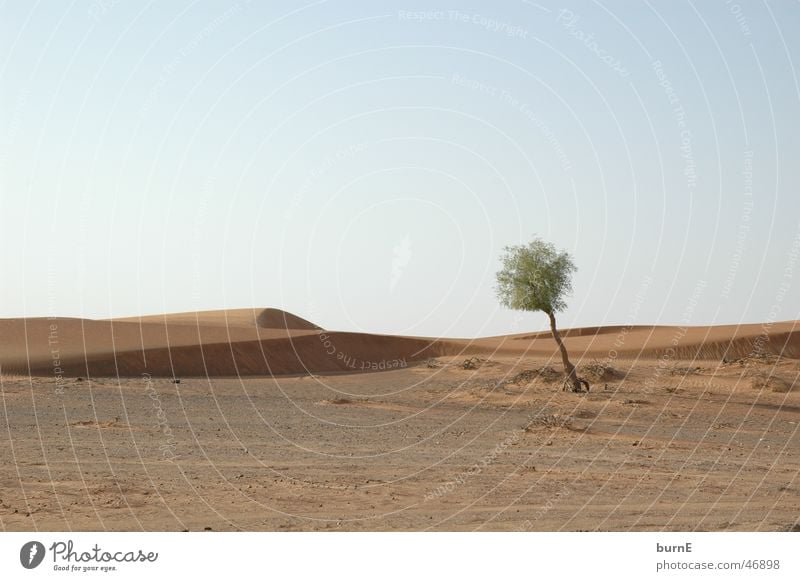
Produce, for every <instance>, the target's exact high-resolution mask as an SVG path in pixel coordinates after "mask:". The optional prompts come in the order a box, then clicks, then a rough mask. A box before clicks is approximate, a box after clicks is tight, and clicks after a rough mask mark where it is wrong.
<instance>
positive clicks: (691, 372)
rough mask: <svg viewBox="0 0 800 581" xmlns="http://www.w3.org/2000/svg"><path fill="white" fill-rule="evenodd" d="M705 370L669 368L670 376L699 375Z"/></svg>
mask: <svg viewBox="0 0 800 581" xmlns="http://www.w3.org/2000/svg"><path fill="white" fill-rule="evenodd" d="M702 370H703V368H702V367H679V366H677V365H673V366H672V367H670V368H669V374H670V375H697V374H698V373H700V372H701V371H702Z"/></svg>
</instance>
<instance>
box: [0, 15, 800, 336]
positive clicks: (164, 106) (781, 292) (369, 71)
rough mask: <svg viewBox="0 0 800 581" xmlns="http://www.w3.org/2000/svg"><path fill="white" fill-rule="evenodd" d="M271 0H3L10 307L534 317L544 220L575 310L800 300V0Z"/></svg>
mask: <svg viewBox="0 0 800 581" xmlns="http://www.w3.org/2000/svg"><path fill="white" fill-rule="evenodd" d="M263 4H264V5H262V3H255V2H253V3H250V2H244V1H241V2H239V3H230V2H161V3H158V4H156V3H153V2H151V3H144V2H131V1H125V0H103V1H100V0H97V1H94V2H89V1H75V2H72V3H69V2H55V1H50V2H39V3H33V2H22V1H19V2H6V3H3V4H2V5H1V7H0V107H1V110H2V117H1V118H0V187H1V188H2V189H1V190H0V215H2V229H0V244H2V253H0V273H2V285H0V316H4V317H12V316H37V315H40V316H41V315H51V314H58V315H70V316H83V317H107V316H126V315H133V314H140V313H156V312H168V311H184V310H194V309H215V308H225V307H230V308H235V307H247V306H275V307H282V308H285V309H287V310H289V311H292V312H295V313H297V314H299V315H301V316H304V317H306V318H309V319H312V320H314V321H315V322H317V323H318V324H320V325H322V326H325V327H327V328H332V329H343V330H366V331H374V332H387V333H403V334H423V335H458V336H476V335H489V334H500V333H507V332H521V331H525V330H530V329H539V328H543V327H544V324H545V318H544V317H543V316H541V315H540V314H529V315H525V316H523V317H521V318H519V317H515V315H514V314H513V313H510V312H508V311H504V310H503V309H500V308H499V307H498V306H497V302H496V299H495V297H494V290H493V287H494V272H495V271H496V270H497V267H498V256H499V254H500V252H501V249H502V247H503V246H505V245H508V244H518V243H521V242H525V241H527V240H528V239H529V238H530V237H531V236H533V235H534V234H539V235H541V236H542V237H544V238H546V239H547V240H550V241H552V242H554V243H556V244H557V245H558V246H560V247H563V248H565V249H567V250H569V251H570V252H571V253H572V254H573V255H574V257H575V261H576V263H577V264H578V267H579V272H578V274H577V276H576V279H575V292H574V295H573V297H572V299H571V301H570V308H569V309H568V311H566V312H565V313H563V314H562V315H561V324H562V325H563V326H575V325H596V324H613V323H626V322H629V321H636V322H638V323H664V324H666V323H679V322H682V321H686V322H689V323H691V324H712V323H738V322H761V321H768V320H771V319H777V320H785V319H797V318H800V298H798V297H800V292H798V289H797V287H798V284H800V283H798V282H797V280H793V279H798V278H800V263H798V257H797V253H798V250H797V248H798V244H800V238H798V237H800V194H799V193H798V189H799V188H800V179H798V176H799V175H800V170H798V167H797V166H798V163H797V160H798V159H800V145H798V144H800V140H798V139H797V135H798V132H799V131H798V130H799V129H800V127H798V124H800V107H799V106H800V91H799V90H798V79H797V73H796V71H795V69H794V65H795V62H796V61H797V60H798V56H800V40H799V39H798V37H797V34H796V31H797V30H798V29H800V5H798V3H797V2H789V1H785V2H770V3H763V2H739V3H735V2H726V1H725V0H719V1H714V2H694V3H690V2H681V1H678V2H672V1H670V2H649V3H647V2H642V3H640V2H621V1H617V2H603V3H599V2H571V1H566V2H563V3H559V4H550V3H546V2H541V3H538V4H537V3H530V2H522V1H519V2H517V1H507V2H492V3H490V2H420V3H416V4H414V3H408V2H338V1H336V2H333V1H331V2H314V3H301V2H269V3H266V2H265V3H263ZM748 172H749V174H750V175H746V173H748ZM793 245H794V246H793ZM793 248H794V250H793ZM795 271H797V272H795ZM648 277H652V278H648ZM787 285H788V286H787ZM637 295H639V296H638V298H637Z"/></svg>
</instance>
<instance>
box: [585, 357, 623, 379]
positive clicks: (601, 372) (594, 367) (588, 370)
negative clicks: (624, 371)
mask: <svg viewBox="0 0 800 581" xmlns="http://www.w3.org/2000/svg"><path fill="white" fill-rule="evenodd" d="M582 371H583V374H584V375H585V376H587V377H591V378H592V379H594V380H595V381H609V380H611V379H614V378H616V377H619V376H620V375H621V373H619V372H618V371H617V370H616V369H614V368H613V367H611V365H609V364H608V363H602V362H600V361H592V362H591V363H589V364H587V365H584V366H583V369H582Z"/></svg>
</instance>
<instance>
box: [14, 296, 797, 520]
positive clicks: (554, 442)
mask: <svg viewBox="0 0 800 581" xmlns="http://www.w3.org/2000/svg"><path fill="white" fill-rule="evenodd" d="M238 313H239V315H241V314H242V312H241V311H240V312H238ZM253 313H254V317H253V319H252V320H251V318H250V317H249V315H247V316H244V317H241V316H239V318H236V319H235V321H233V322H232V323H230V324H224V323H223V324H219V319H220V316H221V315H219V314H216V315H215V316H214V317H209V318H207V319H205V321H206V322H205V323H202V324H198V323H197V322H196V321H195V323H192V320H191V319H189V320H187V319H186V316H185V315H182V316H181V317H183V318H182V319H180V320H172V321H166V322H164V321H162V322H159V320H157V318H156V319H155V320H153V319H148V320H143V321H120V322H116V323H114V324H113V325H111V324H110V323H109V322H80V325H82V326H83V328H84V329H87V328H91V329H95V328H96V329H99V331H97V333H98V334H97V335H91V334H90V336H89V337H88V340H87V341H88V343H87V344H90V346H91V349H84V351H83V352H81V350H80V349H79V348H78V347H76V345H75V340H74V337H75V335H74V333H75V332H76V330H75V329H74V328H72V327H70V326H69V325H70V323H69V321H78V320H63V319H62V320H59V321H58V323H57V324H58V325H59V332H60V345H61V348H62V349H64V352H65V353H67V355H66V356H64V357H63V359H64V360H63V361H58V363H60V364H61V365H62V366H63V367H64V368H68V369H69V371H70V373H67V372H66V371H65V372H64V373H63V374H61V375H60V377H59V374H58V373H56V372H54V371H53V361H52V357H51V355H50V354H49V353H48V347H47V345H46V344H45V346H42V345H41V333H42V331H47V329H48V328H49V327H48V325H51V324H53V322H52V321H48V320H36V321H33V322H31V321H30V320H28V321H25V322H24V323H20V321H24V320H6V321H0V328H1V329H4V330H6V331H8V333H7V334H4V337H11V336H12V334H11V332H12V331H13V332H16V333H18V335H16V337H17V339H19V329H20V326H21V327H22V328H23V333H22V336H23V337H26V334H25V332H24V329H26V328H27V329H28V331H27V340H26V341H25V343H26V346H25V348H24V349H23V348H22V346H20V345H19V344H14V345H10V346H9V347H8V348H7V349H5V348H4V350H3V354H2V356H0V364H2V366H3V368H2V370H3V373H4V375H3V376H2V378H1V385H2V399H0V404H1V409H2V412H1V413H0V528H1V529H2V530H124V531H128V530H167V531H173V530H177V531H180V530H193V531H194V530H208V529H210V530H215V531H218V530H379V531H383V530H548V531H549V530H554V531H558V530H569V531H574V530H590V531H594V530H748V531H752V530H769V531H780V530H791V529H793V528H800V526H799V525H800V523H799V522H798V519H799V518H800V477H799V471H800V428H799V426H800V381H799V380H798V378H799V377H800V361H799V360H798V359H797V358H796V357H797V351H796V350H797V346H798V341H797V334H796V331H795V328H797V323H782V324H776V325H774V326H770V327H769V333H766V334H765V332H764V329H765V328H764V327H762V326H752V327H747V328H743V327H716V328H694V329H689V330H681V329H674V328H669V327H636V328H629V329H625V333H624V339H625V340H624V346H623V345H620V346H619V347H620V348H619V349H614V350H613V351H610V350H611V349H612V348H613V346H614V338H615V337H616V338H619V337H620V336H621V329H622V328H619V327H607V328H601V329H591V330H575V331H572V332H571V333H567V335H568V337H567V340H566V341H567V344H568V346H569V347H570V349H571V350H572V351H573V353H574V357H575V359H576V361H577V360H580V361H581V373H582V374H583V375H585V376H587V377H588V378H589V379H590V380H591V381H592V391H591V392H590V393H589V394H574V393H567V392H563V391H562V390H561V384H560V378H559V373H558V372H560V363H559V361H558V360H557V359H556V358H555V357H554V353H553V350H554V346H553V343H552V340H551V339H549V337H547V336H546V335H541V334H529V335H518V336H513V337H501V338H491V339H483V340H479V341H463V340H460V341H459V340H448V341H431V340H423V339H419V338H387V337H373V336H369V335H357V336H356V335H353V334H343V333H340V334H336V333H325V332H321V331H319V330H314V329H313V326H311V327H308V326H307V325H305V322H297V321H293V322H292V323H291V325H287V326H291V327H300V328H290V329H287V328H284V329H279V328H277V327H276V325H275V324H274V323H275V320H274V317H272V318H270V317H265V316H263V313H259V312H255V311H253ZM259 317H260V319H259ZM224 319H225V317H224V315H223V316H222V320H223V321H224ZM253 320H256V323H253ZM258 320H260V321H261V322H260V323H259V322H258ZM287 320H288V319H287ZM214 321H216V326H215V323H214ZM37 325H40V326H41V325H44V326H43V327H40V328H38V330H37V331H36V333H38V334H37V335H35V337H34V335H33V334H32V333H33V332H32V331H30V330H31V329H36V328H37ZM74 325H78V323H74ZM93 325H96V327H93ZM109 325H111V327H109ZM159 325H161V326H162V327H164V329H162V330H161V331H158V329H157V327H158V326H159ZM120 326H121V327H122V328H123V331H120V330H119V327H120ZM129 326H130V327H129ZM278 326H279V325H278ZM142 327H147V329H146V333H150V335H149V337H150V338H149V339H148V340H147V341H144V342H143V343H142V344H141V345H139V351H147V352H150V353H155V352H157V351H158V350H159V349H162V350H165V351H166V352H167V353H169V354H171V353H172V352H173V351H176V354H175V356H174V357H173V358H172V362H171V363H172V365H171V366H167V367H166V368H164V367H163V365H164V363H163V362H162V360H161V359H159V358H158V357H154V358H150V359H149V363H148V362H146V360H147V357H146V356H145V357H143V358H141V359H143V360H144V363H145V365H148V364H149V367H146V366H145V367H141V368H137V367H136V365H134V364H133V363H130V362H131V361H134V360H135V358H136V357H139V356H140V355H141V353H137V345H136V343H137V339H136V337H135V333H134V331H133V330H137V331H136V332H139V331H138V330H140V328H142ZM115 328H116V329H115ZM131 329H133V330H131ZM93 332H94V331H93ZM68 333H73V335H71V336H70V337H72V338H70V339H69V340H68V341H69V343H68V344H67V345H65V342H66V341H67V339H66V338H65V337H66V334H68ZM85 333H86V332H85V331H84V334H85ZM104 333H105V335H104ZM115 333H116V337H115ZM126 333H127V335H126ZM192 333H194V334H195V335H196V336H198V337H199V338H200V339H201V340H200V341H198V342H197V345H209V346H212V347H214V348H215V349H218V350H220V351H213V350H212V351H209V350H207V349H206V348H205V347H204V348H201V349H200V351H199V353H200V356H201V358H205V359H208V358H209V353H212V354H215V353H219V352H223V353H224V348H227V350H228V353H234V355H231V356H230V357H229V359H230V361H231V362H232V363H233V364H234V365H235V364H237V363H241V362H243V361H248V362H249V363H248V365H252V366H253V367H252V368H249V367H246V366H245V367H244V372H243V373H242V374H241V375H240V376H239V377H237V376H236V375H235V374H231V375H232V376H229V377H224V376H222V375H223V374H222V373H218V374H215V373H207V374H205V375H203V374H199V376H197V377H186V376H180V374H176V373H173V372H174V370H175V367H176V366H177V367H181V366H184V367H185V369H190V370H191V369H194V367H192V365H193V363H192V362H191V352H182V351H180V349H179V345H182V346H189V347H191V346H192V342H191V339H192ZM220 333H222V334H224V335H227V336H228V337H229V338H230V339H229V340H228V341H227V342H226V340H225V336H224V335H221V334H220ZM248 333H249V334H248ZM252 333H259V334H264V333H266V334H267V335H269V336H268V337H266V338H264V337H262V336H261V335H258V336H256V337H253V336H252ZM140 334H141V333H140ZM44 336H45V337H46V336H47V333H46V332H45V334H44ZM32 337H33V338H32ZM37 337H38V338H37ZM169 337H173V338H174V339H175V341H176V344H175V346H174V347H173V346H172V345H173V344H171V343H170V342H169V341H170V339H169ZM203 337H206V338H208V340H207V341H202V339H203ZM331 337H333V338H334V339H335V342H337V345H336V346H335V348H334V350H333V352H329V351H330V346H329V347H325V342H326V341H330V338H331ZM676 337H678V338H679V340H678V341H676V343H677V346H676V347H675V348H674V349H673V350H669V349H670V346H671V345H674V343H672V341H673V340H675V338H676ZM759 337H762V338H763V337H766V338H767V339H769V341H763V339H759ZM303 338H306V340H310V342H308V343H302V341H300V340H301V339H303ZM84 339H85V340H86V338H85V337H84ZM115 339H116V341H115V345H116V347H117V349H116V350H114V349H106V350H105V351H104V341H106V342H107V341H109V340H115ZM37 341H38V342H39V343H37ZM139 341H142V340H141V339H139ZM148 341H150V342H149V343H148ZM159 341H161V342H162V343H159ZM163 341H167V343H166V344H165V343H163ZM126 342H127V343H126ZM237 342H238V343H241V344H243V345H245V346H246V347H242V345H240V344H238V343H237ZM281 342H283V343H281ZM279 343H280V344H279ZM286 344H288V345H289V346H290V347H292V346H294V347H295V350H294V355H293V356H289V355H287V353H291V352H292V350H291V349H287V347H286ZM121 345H122V346H124V348H122V347H120V346H121ZM197 345H195V347H197ZM253 345H258V346H259V352H261V353H262V357H263V359H264V360H265V361H267V362H268V363H269V366H270V367H276V366H277V367H281V365H283V367H284V368H285V369H288V370H289V371H295V372H294V373H289V374H286V375H273V376H270V375H269V374H258V373H256V371H261V370H260V369H259V368H258V367H259V366H258V364H257V357H255V356H254V355H253V353H250V352H247V349H251V348H252V346H253ZM297 345H300V346H301V348H300V349H299V350H297ZM303 346H305V348H306V351H303V350H302V347H303ZM311 346H313V347H311ZM765 346H766V348H765ZM623 347H624V348H623ZM126 350H128V351H126ZM148 350H149V351H148ZM25 351H27V353H28V358H27V369H25V368H20V367H21V366H23V363H25V361H21V359H20V353H23V352H25ZM318 352H321V353H322V355H320V353H318ZM775 352H778V353H781V354H782V356H781V357H775V356H774V353H775ZM131 353H133V355H131ZM340 353H341V354H342V355H341V356H340V355H339V354H340ZM609 353H611V354H612V355H615V356H616V357H612V356H610V355H609ZM633 353H635V356H634V355H632V354H633ZM770 353H773V355H770ZM687 354H690V355H691V357H686V355H687ZM748 354H749V355H748ZM755 354H757V355H763V354H766V356H758V357H756V356H754V355H755ZM379 356H380V357H379ZM700 356H703V357H700ZM70 357H72V359H70ZM126 357H130V359H127V360H126V359H125V358H126ZM280 357H284V358H286V359H285V361H283V363H281V362H280V361H277V360H278V359H280ZM679 357H680V358H679ZM723 357H724V358H725V362H723V360H722V358H723ZM181 358H184V359H185V361H184V360H182V359H181ZM467 359H469V363H467V364H466V365H465V362H466V360H467ZM118 360H125V361H128V362H129V365H130V367H129V368H128V370H127V371H126V372H125V373H123V374H119V375H117V374H108V376H106V377H102V376H100V375H101V374H97V373H92V371H93V369H101V370H104V369H107V367H104V366H108V365H111V364H112V363H113V364H114V365H118V364H117V363H116V362H117V361H118ZM331 360H332V361H333V363H331ZM167 361H170V359H169V358H167ZM254 361H255V362H256V363H253V362H254ZM298 361H299V362H301V363H303V364H305V366H304V367H302V368H301V369H300V371H299V372H297V370H294V368H292V365H294V364H295V363H297V362H298ZM109 362H111V363H109ZM365 362H366V367H367V368H371V367H373V365H377V364H378V363H380V362H383V363H384V364H385V365H384V367H388V369H387V370H381V371H371V370H370V371H367V372H364V371H361V369H360V368H361V367H362V366H364V364H365ZM214 363H215V362H214V361H207V362H206V365H205V368H206V369H212V370H213V369H214ZM593 363H594V364H600V365H592V364H593ZM81 366H83V367H81ZM93 366H94V367H93ZM23 367H24V366H23ZM550 368H552V370H555V371H556V372H555V373H554V372H553V371H552V370H551V369H550ZM220 370H221V371H225V370H227V368H226V366H225V365H222V364H220ZM165 371H166V373H165ZM143 374H147V375H143ZM175 376H179V377H180V382H179V383H176V382H175V380H174V379H173V378H174V377H175ZM78 378H80V379H78Z"/></svg>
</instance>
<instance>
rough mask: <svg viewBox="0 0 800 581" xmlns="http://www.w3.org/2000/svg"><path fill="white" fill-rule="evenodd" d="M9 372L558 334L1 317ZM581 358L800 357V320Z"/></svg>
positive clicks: (143, 368) (611, 336) (226, 372)
mask: <svg viewBox="0 0 800 581" xmlns="http://www.w3.org/2000/svg"><path fill="white" fill-rule="evenodd" d="M0 334H1V335H2V337H3V349H2V352H1V353H0V370H2V372H3V373H18V374H30V375H35V376H48V375H53V374H54V369H56V368H57V369H59V370H61V373H63V374H64V375H66V376H121V377H124V376H137V375H141V374H143V373H148V374H150V375H153V376H164V377H175V376H186V377H189V376H210V377H211V376H238V375H241V376H253V375H289V374H308V373H336V372H358V371H382V370H388V369H396V368H399V367H406V366H410V365H413V364H416V363H419V362H422V361H425V360H427V359H429V358H431V357H442V356H462V355H463V356H465V357H468V356H472V355H481V356H484V357H491V356H492V355H496V354H502V355H506V356H518V357H525V356H537V357H543V356H544V357H554V358H556V359H557V357H556V346H555V343H554V342H553V340H552V338H551V337H550V334H549V333H546V332H540V333H527V334H522V335H509V336H500V337H488V338H479V339H448V338H427V337H402V336H391V335H373V334H368V333H348V332H335V331H324V330H323V329H322V328H321V327H319V326H317V325H315V324H314V323H312V322H310V321H307V320H305V319H303V318H301V317H298V316H296V315H293V314H291V313H287V312H286V311H282V310H280V309H272V308H267V309H258V308H255V309H234V310H227V311H225V310H220V311H207V312H197V313H176V314H167V315H150V316H143V317H128V318H122V319H111V320H89V319H74V318H28V319H2V320H0ZM563 335H564V338H565V342H566V344H567V347H568V349H569V350H570V353H571V355H572V356H573V357H574V358H575V359H576V360H586V359H603V358H607V357H613V358H629V359H634V358H638V359H651V360H654V359H659V358H669V359H675V360H717V361H721V360H723V359H728V360H732V359H738V358H742V357H747V356H750V355H753V354H754V353H760V354H769V355H781V356H783V357H788V358H800V323H799V322H798V321H787V322H781V323H773V324H769V325H767V324H764V325H759V324H750V325H723V326H711V327H670V326H653V325H649V326H648V325H640V326H628V327H623V326H619V325H611V326H608V327H584V328H577V329H565V330H564V332H563Z"/></svg>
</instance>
